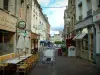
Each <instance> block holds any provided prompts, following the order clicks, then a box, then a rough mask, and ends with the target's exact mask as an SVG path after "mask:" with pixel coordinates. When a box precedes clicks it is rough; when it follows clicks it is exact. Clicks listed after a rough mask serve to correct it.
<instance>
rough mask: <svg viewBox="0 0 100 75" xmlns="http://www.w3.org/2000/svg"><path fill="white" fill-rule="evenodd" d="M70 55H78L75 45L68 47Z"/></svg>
mask: <svg viewBox="0 0 100 75" xmlns="http://www.w3.org/2000/svg"><path fill="white" fill-rule="evenodd" d="M68 56H76V49H75V47H74V46H70V47H69V48H68Z"/></svg>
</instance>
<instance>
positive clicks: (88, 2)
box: [87, 0, 92, 10]
mask: <svg viewBox="0 0 100 75" xmlns="http://www.w3.org/2000/svg"><path fill="white" fill-rule="evenodd" d="M87 7H88V10H90V9H91V8H92V3H91V0H87Z"/></svg>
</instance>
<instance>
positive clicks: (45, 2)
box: [38, 0, 50, 6]
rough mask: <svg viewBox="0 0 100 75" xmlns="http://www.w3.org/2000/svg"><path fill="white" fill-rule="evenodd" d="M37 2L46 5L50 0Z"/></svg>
mask: <svg viewBox="0 0 100 75" xmlns="http://www.w3.org/2000/svg"><path fill="white" fill-rule="evenodd" d="M38 2H39V3H40V4H41V5H45V6H46V5H48V4H49V3H50V0H38Z"/></svg>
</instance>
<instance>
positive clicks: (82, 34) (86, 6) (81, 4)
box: [74, 0, 96, 62]
mask: <svg viewBox="0 0 100 75" xmlns="http://www.w3.org/2000/svg"><path fill="white" fill-rule="evenodd" d="M92 1H93V0H76V25H75V30H76V33H77V35H76V37H75V38H74V39H76V50H77V56H80V57H82V58H84V59H87V60H90V61H93V62H95V51H96V47H95V43H96V42H95V41H96V40H95V38H96V36H95V35H96V34H95V26H94V23H93V16H92V14H93V9H92V8H93V6H94V4H93V2H92Z"/></svg>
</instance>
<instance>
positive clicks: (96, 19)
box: [92, 0, 100, 68]
mask: <svg viewBox="0 0 100 75" xmlns="http://www.w3.org/2000/svg"><path fill="white" fill-rule="evenodd" d="M92 5H93V7H92V9H93V23H94V25H95V28H96V45H95V46H96V64H97V67H99V68H100V0H92Z"/></svg>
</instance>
